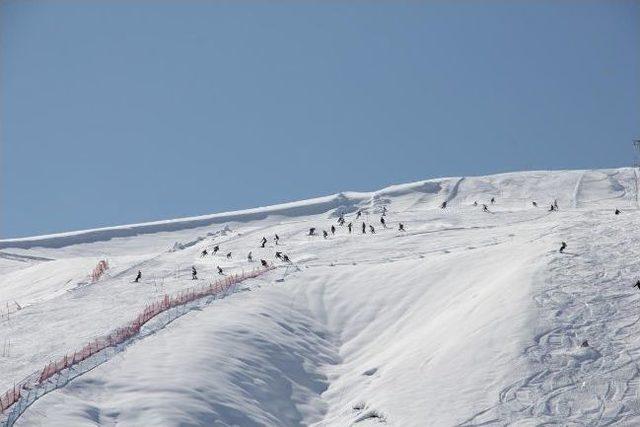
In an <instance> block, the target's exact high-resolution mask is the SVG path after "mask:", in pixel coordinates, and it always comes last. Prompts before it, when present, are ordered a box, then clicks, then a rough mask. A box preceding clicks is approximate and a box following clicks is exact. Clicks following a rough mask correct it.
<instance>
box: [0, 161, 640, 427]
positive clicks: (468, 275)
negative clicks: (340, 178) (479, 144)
mask: <svg viewBox="0 0 640 427" xmlns="http://www.w3.org/2000/svg"><path fill="white" fill-rule="evenodd" d="M491 198H494V199H495V203H494V204H492V203H491V202H490V200H491ZM554 200H555V201H557V203H558V205H559V208H560V210H559V211H557V212H549V210H548V207H549V206H550V204H551V203H553V201H554ZM445 201H446V202H447V207H446V209H440V206H441V204H442V203H443V202H445ZM476 201H477V203H478V206H474V202H476ZM533 201H536V202H537V203H538V205H539V206H538V207H537V208H536V207H534V206H533V205H532V202H533ZM483 204H486V205H487V207H488V210H489V212H484V211H483V208H482V205H483ZM615 208H619V209H621V210H622V213H621V214H620V215H614V214H613V210H614V209H615ZM383 210H386V216H385V219H386V222H387V227H388V228H385V227H384V226H383V225H382V224H381V222H380V217H381V214H382V212H383ZM637 210H638V191H637V177H636V173H635V171H634V170H633V169H612V170H595V171H557V172H523V173H509V174H501V175H494V176H487V177H466V178H444V179H437V180H428V181H423V182H418V183H413V184H405V185H397V186H392V187H389V188H386V189H383V190H380V191H377V192H372V193H341V194H339V195H335V196H329V197H324V198H319V199H313V200H308V201H303V202H296V203H289V204H286V205H280V206H272V207H267V208H257V209H252V210H248V211H242V212H233V213H229V214H217V215H210V216H203V217H198V218H190V219H182V220H173V221H164V222H157V223H153V224H140V225H133V226H126V227H117V228H107V229H100V230H90V231H85V232H75V233H67V234H63V235H55V236H43V237H35V238H25V239H12V240H4V241H0V248H2V249H1V250H0V302H1V304H0V313H2V307H5V312H10V314H9V315H3V317H2V329H1V331H2V332H1V335H0V341H2V342H3V343H5V345H4V349H5V350H3V353H2V354H3V357H2V358H0V372H3V375H2V376H1V378H0V386H2V387H3V388H6V387H9V386H10V385H11V384H13V382H14V381H16V380H19V379H21V378H22V377H24V376H26V375H28V374H30V373H31V372H33V371H34V370H37V369H38V368H40V367H42V366H43V365H44V364H46V363H47V362H48V361H49V360H50V359H51V358H55V357H58V356H61V355H63V354H65V353H66V352H68V351H69V350H72V349H74V348H77V347H80V346H81V345H82V344H84V343H85V342H86V341H87V340H89V339H90V338H91V337H93V336H97V335H100V334H103V333H105V332H107V331H109V330H110V329H112V328H114V327H117V326H119V325H120V324H123V323H124V322H126V321H128V320H129V319H130V318H132V317H133V316H134V314H135V313H136V312H137V311H138V310H139V309H140V308H141V307H143V306H144V305H145V304H146V303H147V302H148V301H150V300H151V299H152V298H155V297H158V296H160V295H162V294H164V293H167V292H169V293H171V292H177V291H179V290H180V289H183V288H184V287H186V286H189V285H191V284H192V283H193V281H192V280H191V275H190V274H191V273H190V272H191V266H195V267H196V269H197V270H198V276H199V277H200V280H201V281H202V280H212V279H214V278H215V277H216V276H217V270H216V267H217V266H221V267H222V268H223V269H224V272H225V273H231V272H234V271H240V270H242V269H247V268H250V267H251V266H252V263H250V262H249V261H247V259H246V255H247V253H248V252H249V251H252V254H253V257H254V259H255V260H259V259H261V258H263V259H267V260H269V261H270V262H275V263H276V265H278V266H279V268H278V269H277V270H275V271H273V272H271V273H269V274H268V275H266V276H263V277H261V278H258V279H254V280H251V281H248V282H246V283H244V284H243V285H242V286H241V289H239V290H238V291H237V292H236V293H235V294H233V295H231V296H229V297H227V298H225V299H223V300H217V301H215V302H213V303H212V304H209V305H207V306H205V307H204V308H202V309H198V310H192V311H190V312H188V313H187V314H186V315H184V316H182V317H180V318H178V319H177V320H175V321H173V322H172V323H170V324H169V325H168V326H166V327H165V328H163V329H161V330H158V331H156V332H155V333H153V334H151V335H148V336H147V337H146V338H144V339H141V340H137V341H135V342H133V343H131V344H130V345H129V346H128V347H127V348H126V350H125V351H124V352H121V353H119V354H118V355H117V356H116V357H114V358H112V359H111V360H108V361H107V362H106V363H104V364H101V365H99V366H97V367H96V368H95V369H93V370H92V371H90V372H88V373H86V374H84V375H81V376H79V377H78V378H76V379H74V380H73V381H71V382H70V383H69V384H67V385H66V386H64V387H61V388H60V389H58V390H56V391H53V392H51V393H49V394H47V395H45V396H44V397H42V398H41V399H39V400H38V401H36V403H34V405H33V406H32V407H31V408H29V409H28V410H27V411H26V413H25V414H24V415H23V416H22V417H21V418H20V420H19V421H18V425H61V426H62V425H64V426H68V425H112V424H116V423H117V424H118V425H168V426H177V425H242V426H252V425H278V426H297V425H317V426H326V425H336V426H344V425H358V426H364V425H377V424H380V423H386V424H387V425H398V426H424V425H468V426H473V425H504V424H517V425H534V424H540V423H552V424H553V423H556V424H563V425H571V424H574V425H585V424H594V425H599V424H610V423H621V424H625V425H633V424H637V423H638V422H639V421H640V420H639V419H638V418H639V414H640V410H639V408H638V407H637V400H638V399H637V397H638V396H637V390H638V381H640V368H639V367H638V364H637V358H638V356H640V342H639V341H638V339H637V338H636V337H637V336H639V335H638V333H639V332H640V330H639V329H640V324H639V323H638V315H637V306H638V304H640V301H639V297H638V295H640V294H639V293H638V292H640V291H638V290H637V289H635V292H634V289H633V288H632V287H631V285H632V284H633V283H634V282H635V280H636V279H638V277H637V271H638V267H639V266H638V263H639V262H640V258H639V257H638V253H637V250H638V244H637V243H636V242H635V241H636V240H638V239H637V237H638V236H637V232H636V230H638V226H639V225H640V218H637ZM357 211H361V212H362V217H361V218H359V219H357V220H356V215H357V214H356V212H357ZM341 214H344V215H345V219H346V222H347V223H349V222H353V224H354V227H353V230H352V233H349V232H348V229H347V227H346V225H345V226H340V225H338V224H337V222H336V220H337V218H339V216H340V215H341ZM363 221H364V222H365V223H366V224H367V228H366V229H365V231H366V234H363V233H362V231H361V225H362V222H363ZM399 223H403V224H404V226H405V230H406V231H399V230H398V224H399ZM331 225H335V227H336V232H335V234H332V233H331V231H330V227H331ZM368 225H373V226H374V227H375V234H372V233H371V232H370V229H369V228H368ZM310 227H315V228H316V230H317V231H316V234H317V235H315V236H309V235H308V233H309V228H310ZM322 230H326V231H327V232H328V237H327V238H326V239H325V238H323V236H322ZM275 234H278V236H279V237H280V242H279V244H278V245H277V246H276V245H275V244H274V240H273V237H274V235H275ZM263 236H265V237H267V238H268V239H269V241H268V243H267V245H266V247H265V248H261V247H260V240H261V238H262V237H263ZM561 241H566V242H567V243H568V247H567V250H566V251H565V253H564V254H560V253H558V250H557V249H558V247H559V245H560V242H561ZM216 245H218V246H219V247H220V251H219V252H218V253H217V254H216V255H211V254H209V255H207V256H204V257H202V256H201V253H202V251H203V250H204V249H207V250H208V251H209V252H210V253H211V251H212V248H213V247H214V246H216ZM276 251H282V252H284V253H286V254H287V255H288V256H290V257H291V259H292V260H293V263H294V264H293V265H287V264H285V263H282V262H280V261H279V260H277V259H276V258H274V254H275V252H276ZM228 252H231V258H227V257H226V256H225V255H226V254H227V253H228ZM105 258H106V259H108V261H109V264H110V269H109V270H108V273H107V275H106V277H104V278H102V279H101V280H100V281H99V282H97V283H94V284H91V283H90V282H89V280H88V274H89V273H90V271H91V269H92V268H93V266H95V264H96V263H97V261H98V260H100V259H105ZM253 264H255V262H254V263H253ZM138 270H141V271H142V272H143V280H142V282H141V283H140V284H133V283H131V282H132V279H133V278H134V276H135V273H136V272H137V271H138ZM16 306H19V307H20V308H21V309H20V310H18V309H16V308H15V307H16ZM584 341H587V342H588V345H587V346H584V347H582V346H581V344H582V343H583V342H584ZM7 343H10V346H9V345H7Z"/></svg>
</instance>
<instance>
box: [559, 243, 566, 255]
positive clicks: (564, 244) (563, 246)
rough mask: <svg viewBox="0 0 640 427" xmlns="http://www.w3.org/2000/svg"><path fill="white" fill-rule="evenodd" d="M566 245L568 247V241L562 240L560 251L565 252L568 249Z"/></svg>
mask: <svg viewBox="0 0 640 427" xmlns="http://www.w3.org/2000/svg"><path fill="white" fill-rule="evenodd" d="M566 247H567V243H566V242H562V243H561V244H560V253H564V250H565V249H566Z"/></svg>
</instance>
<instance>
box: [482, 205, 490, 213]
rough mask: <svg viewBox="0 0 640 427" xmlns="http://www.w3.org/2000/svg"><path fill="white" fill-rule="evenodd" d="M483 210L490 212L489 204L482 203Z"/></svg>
mask: <svg viewBox="0 0 640 427" xmlns="http://www.w3.org/2000/svg"><path fill="white" fill-rule="evenodd" d="M482 211H483V212H487V213H490V212H489V207H488V206H487V205H485V204H483V205H482Z"/></svg>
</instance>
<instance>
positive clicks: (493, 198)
mask: <svg viewBox="0 0 640 427" xmlns="http://www.w3.org/2000/svg"><path fill="white" fill-rule="evenodd" d="M495 202H496V198H495V197H492V198H491V204H492V205H493V204H494V203H495Z"/></svg>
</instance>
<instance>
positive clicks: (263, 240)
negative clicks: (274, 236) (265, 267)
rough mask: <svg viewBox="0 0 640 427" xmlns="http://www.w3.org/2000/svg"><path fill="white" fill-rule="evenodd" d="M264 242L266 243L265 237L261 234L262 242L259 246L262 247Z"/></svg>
mask: <svg viewBox="0 0 640 427" xmlns="http://www.w3.org/2000/svg"><path fill="white" fill-rule="evenodd" d="M266 244H267V238H266V237H264V236H262V243H261V244H260V247H261V248H264V245H266Z"/></svg>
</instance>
